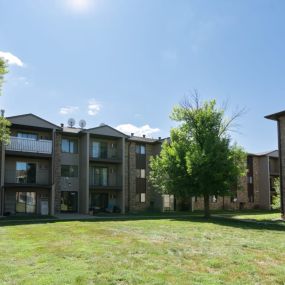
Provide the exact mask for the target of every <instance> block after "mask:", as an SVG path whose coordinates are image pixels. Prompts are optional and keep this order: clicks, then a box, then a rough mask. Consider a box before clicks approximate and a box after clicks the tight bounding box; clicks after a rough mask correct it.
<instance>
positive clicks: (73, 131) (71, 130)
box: [62, 127, 82, 134]
mask: <svg viewBox="0 0 285 285" xmlns="http://www.w3.org/2000/svg"><path fill="white" fill-rule="evenodd" d="M62 131H63V132H64V133H71V134H78V133H80V132H81V131H82V129H80V128H71V127H63V128H62Z"/></svg>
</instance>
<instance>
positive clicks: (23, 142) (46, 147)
mask: <svg viewBox="0 0 285 285" xmlns="http://www.w3.org/2000/svg"><path fill="white" fill-rule="evenodd" d="M6 150H11V151H22V152H34V153H43V154H51V153H52V141H50V140H34V139H28V138H18V137H10V143H9V144H8V145H7V146H6Z"/></svg>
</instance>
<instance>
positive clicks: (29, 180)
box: [15, 161, 37, 184]
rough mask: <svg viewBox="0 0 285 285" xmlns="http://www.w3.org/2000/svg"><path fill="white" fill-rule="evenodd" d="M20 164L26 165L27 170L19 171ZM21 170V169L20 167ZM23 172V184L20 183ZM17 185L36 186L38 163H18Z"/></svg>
mask: <svg viewBox="0 0 285 285" xmlns="http://www.w3.org/2000/svg"><path fill="white" fill-rule="evenodd" d="M19 164H24V165H25V169H24V168H22V169H18V165H19ZM31 166H33V167H34V169H31ZM19 168H20V167H19ZM31 170H34V174H33V175H31V174H32V173H33V172H31ZM20 171H23V174H24V175H22V176H23V177H24V178H23V182H20V181H19V180H18V179H19V176H20V175H19V172H20ZM15 174H16V175H15V176H16V177H15V178H16V183H17V184H36V183H37V163H36V162H27V161H16V173H15Z"/></svg>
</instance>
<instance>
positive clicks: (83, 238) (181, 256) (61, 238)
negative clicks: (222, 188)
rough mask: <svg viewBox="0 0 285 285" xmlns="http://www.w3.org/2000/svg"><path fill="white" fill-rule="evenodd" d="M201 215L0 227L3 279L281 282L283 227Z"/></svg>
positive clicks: (40, 281) (30, 281) (17, 281)
mask: <svg viewBox="0 0 285 285" xmlns="http://www.w3.org/2000/svg"><path fill="white" fill-rule="evenodd" d="M269 226H270V227H268V228H264V227H263V226H258V225H257V224H255V225H254V226H252V227H251V225H248V223H241V222H237V221H229V220H227V221H224V220H221V219H213V220H209V221H205V220H203V219H201V218H197V217H195V218H193V219H190V220H186V219H183V218H182V219H178V218H177V219H166V220H165V219H164V220H137V221H101V222H98V221H97V222H95V221H75V222H74V221H73V222H71V221H69V222H54V223H45V222H44V221H43V222H42V223H41V224H27V225H25V224H22V225H21V224H19V225H5V226H4V225H2V227H0V247H1V255H0V284H1V285H2V284H3V285H5V284H21V285H22V284H24V285H25V284H84V285H85V284H114V285H115V284H116V285H117V284H132V285H133V284H134V285H135V284H149V285H154V284H155V285H158V284H161V285H162V284H179V285H180V284H181V285H183V284H211V285H212V284H284V281H285V277H284V276H285V267H284V264H285V255H284V252H285V238H284V233H285V227H280V226H277V225H276V226H274V225H269Z"/></svg>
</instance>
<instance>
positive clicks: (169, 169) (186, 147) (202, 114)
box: [150, 94, 246, 217]
mask: <svg viewBox="0 0 285 285" xmlns="http://www.w3.org/2000/svg"><path fill="white" fill-rule="evenodd" d="M242 112H243V111H239V112H236V113H235V114H234V115H233V116H232V117H231V118H230V119H226V117H225V111H224V110H223V109H219V108H217V106H216V102H215V100H212V101H209V102H202V103H201V102H200V100H199V97H198V95H197V94H195V95H194V96H193V98H192V100H189V99H185V101H184V102H183V103H181V104H180V105H179V106H176V107H174V109H173V111H172V114H171V119H173V120H174V121H177V122H179V123H180V125H179V126H178V127H176V128H173V129H172V130H171V134H170V140H169V141H165V142H164V143H163V145H162V150H161V153H160V155H159V156H156V157H153V158H152V159H151V162H150V167H151V171H150V181H151V183H152V184H153V186H154V187H155V188H156V189H158V190H159V191H160V192H162V193H168V194H174V195H176V196H177V197H180V198H182V199H183V198H186V197H193V196H198V197H203V198H204V212H205V217H209V216H210V207H209V206H210V196H212V195H215V196H225V195H230V194H231V189H233V186H234V185H235V186H237V185H238V184H239V181H240V177H241V176H243V175H245V173H246V164H245V160H246V155H245V153H244V151H243V150H242V148H240V147H238V146H237V145H236V144H231V137H230V135H229V132H230V130H231V127H233V125H234V123H235V121H236V119H237V118H238V117H239V116H240V115H241V114H242Z"/></svg>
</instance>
